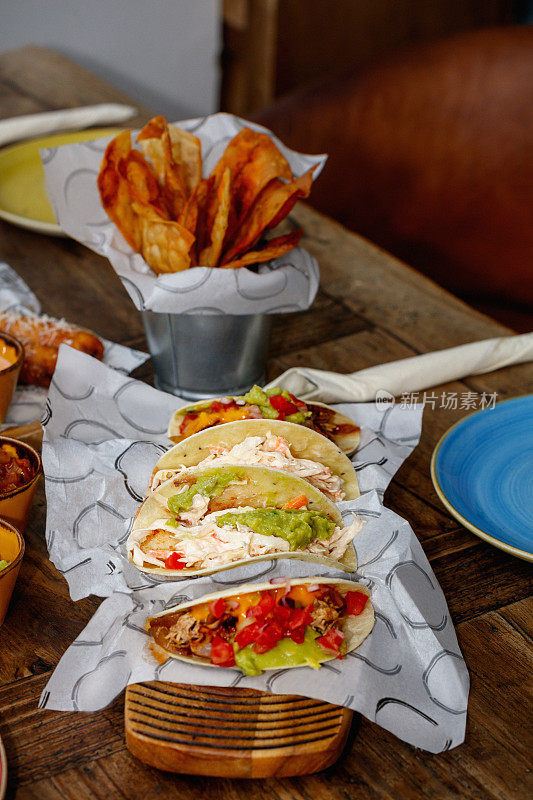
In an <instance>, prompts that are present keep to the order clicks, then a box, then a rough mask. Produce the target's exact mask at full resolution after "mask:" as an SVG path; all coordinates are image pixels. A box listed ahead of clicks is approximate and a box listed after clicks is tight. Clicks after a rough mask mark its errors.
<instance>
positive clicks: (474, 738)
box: [0, 48, 533, 800]
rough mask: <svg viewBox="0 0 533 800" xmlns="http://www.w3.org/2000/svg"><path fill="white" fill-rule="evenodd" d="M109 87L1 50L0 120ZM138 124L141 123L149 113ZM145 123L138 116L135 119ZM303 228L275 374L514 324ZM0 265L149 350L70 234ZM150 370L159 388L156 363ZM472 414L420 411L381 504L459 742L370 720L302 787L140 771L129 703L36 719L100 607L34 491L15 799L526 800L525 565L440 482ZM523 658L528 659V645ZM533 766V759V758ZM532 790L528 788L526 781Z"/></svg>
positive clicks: (16, 636)
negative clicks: (434, 589)
mask: <svg viewBox="0 0 533 800" xmlns="http://www.w3.org/2000/svg"><path fill="white" fill-rule="evenodd" d="M124 99H125V98H124V97H123V96H122V95H120V93H119V92H117V91H115V90H114V89H113V88H111V87H110V86H108V85H106V84H104V83H102V82H101V81H100V80H98V79H96V78H94V77H93V76H91V75H90V74H88V73H87V72H85V71H83V70H81V69H79V68H78V67H76V66H74V65H73V64H72V63H70V62H68V61H66V60H65V59H63V58H62V57H59V56H57V55H55V54H52V53H50V52H47V51H45V50H40V49H38V48H23V49H21V50H18V51H14V52H11V53H4V54H3V55H1V56H0V116H2V117H7V116H11V115H15V114H22V113H29V112H34V111H40V110H47V109H53V108H62V107H66V106H76V105H85V104H88V103H97V102H102V101H112V100H119V101H120V100H124ZM141 116H142V119H145V118H146V116H147V114H143V115H141ZM139 121H140V120H139ZM293 216H294V219H295V220H297V222H298V223H300V224H301V225H303V227H304V228H305V231H306V235H305V238H304V242H303V244H304V246H305V247H306V248H307V249H308V250H309V251H310V252H312V253H313V255H315V256H316V257H317V258H318V260H319V262H320V266H321V272H322V281H321V289H320V292H319V294H318V297H317V300H316V301H315V303H314V305H313V307H312V309H310V310H309V311H308V312H306V313H304V314H289V315H287V316H280V317H279V318H277V319H276V320H275V323H274V335H273V339H272V346H271V350H270V362H269V377H270V378H272V377H275V376H276V375H278V374H279V373H280V372H282V371H283V370H285V369H286V368H287V367H289V366H293V365H296V364H308V365H312V366H314V367H322V368H327V369H332V370H337V371H339V372H352V371H354V370H356V369H361V368H363V367H367V366H370V365H373V364H377V363H381V362H386V361H391V360H394V359H397V358H402V357H404V356H411V355H414V354H416V353H424V352H426V351H428V350H435V349H438V348H443V347H449V346H453V345H458V344H462V343H464V342H470V341H474V340H480V339H484V338H488V337H492V336H497V335H499V334H505V333H507V332H508V331H506V329H504V328H502V327H501V326H500V325H498V324H496V323H495V322H493V321H492V320H490V319H488V318H487V317H484V316H482V315H480V314H479V313H477V312H476V311H474V310H473V309H471V308H469V307H468V306H467V305H465V304H464V303H462V302H460V301H459V300H457V299H456V298H454V297H452V296H451V295H449V294H447V293H446V292H445V291H443V290H442V289H441V288H439V287H438V286H436V285H435V284H434V283H432V282H431V281H429V280H427V279H426V278H424V277H423V276H421V275H420V274H418V273H417V272H415V271H413V270H412V269H410V268H409V267H407V266H405V265H404V264H401V263H399V262H398V261H396V260H395V259H394V258H392V257H391V256H389V255H388V254H387V253H385V252H383V251H381V250H379V249H378V248H376V247H374V246H373V245H372V244H370V243H369V242H367V241H365V240H363V239H361V238H360V237H358V236H355V235H354V234H352V233H349V232H348V231H346V230H345V229H343V228H342V227H341V226H339V225H337V224H336V223H335V222H333V221H332V220H330V219H327V218H326V217H323V216H321V215H319V214H317V213H316V212H315V211H313V210H311V209H310V208H308V207H304V206H301V207H299V208H298V209H297V210H296V211H295V213H294V215H293ZM0 242H1V249H0V258H1V259H3V260H5V261H7V262H8V263H10V264H11V265H12V266H13V267H14V268H15V269H16V270H17V271H18V273H19V274H20V275H21V276H22V277H23V278H24V279H25V280H26V281H27V283H28V284H29V285H30V287H31V288H32V289H33V291H34V292H35V293H36V294H37V296H38V297H39V298H40V300H41V302H42V306H43V310H44V311H45V312H47V313H49V314H52V315H54V316H57V317H62V316H64V317H66V318H67V319H69V320H71V321H72V322H76V323H79V324H81V325H86V326H87V327H90V328H93V329H94V330H95V331H97V332H98V333H100V334H102V335H103V336H105V337H108V338H109V339H114V340H115V341H118V342H121V343H122V344H128V345H131V346H133V347H140V348H143V347H144V346H145V341H144V336H143V331H142V326H141V319H140V315H139V314H138V313H137V311H136V310H135V309H134V307H133V305H132V303H131V302H130V300H129V298H128V297H127V295H126V292H125V291H124V289H123V288H122V286H121V284H120V281H119V280H118V278H117V277H116V275H115V273H114V271H113V270H112V268H111V266H110V265H109V264H108V262H107V261H106V260H104V259H103V258H100V257H99V256H97V255H95V254H93V253H92V252H90V251H89V250H87V249H85V248H84V247H83V246H82V245H80V244H77V243H76V242H74V241H71V240H69V239H55V238H47V237H45V236H40V235H37V234H33V233H29V232H25V231H23V230H21V229H18V228H15V227H11V226H10V225H8V224H1V226H0ZM140 376H141V377H143V378H146V379H148V380H149V379H150V372H149V368H148V367H146V368H143V369H142V371H141V373H140ZM532 384H533V373H532V369H531V366H529V365H524V366H519V367H513V368H509V369H505V370H502V371H500V372H495V373H492V374H490V375H486V376H479V377H475V378H469V379H467V380H464V381H461V382H458V383H454V384H448V385H446V386H443V387H438V388H437V389H436V390H435V392H436V394H437V395H440V393H441V392H442V391H446V392H458V393H459V397H460V395H461V393H463V392H469V391H473V392H487V393H492V392H497V393H498V398H499V399H500V400H503V399H506V398H508V397H513V396H516V395H520V394H524V393H526V392H528V391H531V390H532ZM464 414H465V410H464V409H462V410H461V408H457V409H456V410H453V409H445V408H440V407H438V403H437V407H436V408H435V409H434V410H432V409H431V408H426V411H425V414H424V428H423V434H422V440H421V442H420V445H419V447H418V448H417V449H416V451H415V452H414V454H413V455H412V456H411V457H410V458H409V459H408V461H407V462H406V463H405V464H404V465H403V467H402V468H401V469H400V471H399V472H398V474H397V476H396V478H395V479H394V480H393V482H392V484H391V486H390V488H389V490H388V491H387V493H386V496H385V501H386V503H387V504H388V505H389V506H390V507H391V508H392V509H394V511H396V512H398V513H399V514H401V515H402V516H404V517H406V518H407V519H408V520H409V521H410V523H411V524H412V526H413V528H414V530H415V532H416V534H417V536H418V538H419V539H420V541H421V543H422V546H423V548H424V550H425V552H426V554H427V556H428V558H429V560H430V561H431V564H432V567H433V569H434V570H435V573H436V575H437V578H438V579H439V581H440V583H441V586H442V588H443V590H444V593H445V595H446V597H447V600H448V603H449V606H450V610H451V613H452V616H453V619H454V621H455V624H456V626H457V633H458V636H459V641H460V645H461V648H462V650H463V653H464V656H465V659H466V662H467V665H468V667H469V669H470V674H471V678H472V690H471V696H470V706H469V715H468V725H467V737H466V742H465V744H463V745H461V746H460V747H458V748H456V749H454V750H452V751H450V752H446V753H443V754H441V755H431V754H429V753H426V752H422V751H418V750H415V749H413V748H412V747H409V746H408V745H406V744H404V743H403V742H401V741H399V740H398V739H396V738H395V737H394V736H392V735H391V734H389V733H387V732H385V731H384V730H382V729H381V728H379V727H378V726H377V725H374V724H372V723H370V722H368V721H366V720H365V719H362V720H361V722H360V725H359V726H354V728H355V729H354V731H353V736H352V740H351V741H350V743H349V746H348V748H347V750H346V752H345V754H344V756H343V757H342V759H341V760H340V761H339V762H338V763H337V764H336V765H335V766H334V767H332V768H330V769H329V770H328V771H327V772H325V773H321V774H317V775H311V776H307V777H303V778H293V779H283V780H275V779H271V780H268V781H251V780H248V781H240V782H238V781H234V782H231V781H224V780H220V779H216V780H208V779H203V778H192V777H187V776H172V775H167V774H165V773H158V772H156V771H154V770H151V769H149V768H146V767H144V766H143V765H142V764H141V763H140V762H137V761H135V760H134V759H133V758H132V757H131V756H130V754H129V752H128V750H127V749H126V745H125V742H124V734H123V698H122V697H120V698H119V699H117V701H116V702H114V703H113V705H112V706H111V707H110V708H107V709H105V710H104V711H101V712H99V713H95V714H81V713H78V714H71V713H68V714H67V713H58V712H48V711H38V710H37V701H38V698H39V695H40V693H41V691H42V689H43V687H44V685H45V683H46V681H47V680H48V678H49V676H50V673H51V671H52V670H53V668H54V666H55V665H56V664H57V662H58V660H59V658H60V657H61V655H62V654H63V652H64V651H65V649H66V647H67V646H68V644H69V643H70V642H71V641H72V640H73V639H74V638H75V637H76V636H77V635H78V634H79V633H80V631H81V630H82V628H83V627H84V626H85V624H86V623H87V621H88V620H89V618H90V617H91V615H92V614H93V613H94V611H95V609H96V608H97V606H98V604H99V602H100V601H99V600H98V599H96V598H93V597H91V598H88V599H86V600H82V601H80V602H77V603H73V602H72V601H71V600H70V599H69V596H68V592H67V585H66V583H65V580H64V579H63V578H62V576H61V575H60V574H59V572H58V571H57V570H56V569H55V568H54V567H53V566H52V564H51V563H50V561H49V560H48V557H47V550H46V545H45V541H44V527H45V499H44V492H43V490H42V488H41V491H40V493H39V495H38V497H37V501H36V504H35V507H34V510H33V514H32V517H31V519H30V524H29V526H28V529H27V532H26V542H27V545H26V556H25V559H24V563H23V566H22V570H21V573H20V578H19V581H18V584H17V588H16V592H15V595H14V598H13V602H12V605H11V609H10V613H9V615H8V618H7V620H6V623H5V624H4V626H3V627H2V629H1V631H0V733H1V735H2V737H3V739H4V742H5V746H6V750H7V754H8V758H9V764H10V792H11V795H10V796H12V797H16V798H18V799H19V800H22V798H35V800H59V798H61V800H65V799H66V798H68V800H84V799H85V798H87V799H88V798H105V799H106V800H113V799H114V798H131V800H133V799H134V798H142V800H145V798H147V797H153V796H160V797H165V798H169V799H170V798H188V797H198V798H202V800H211V799H213V800H214V799H215V798H220V797H226V796H227V797H230V796H231V797H232V798H235V799H236V800H237V798H238V799H241V798H242V799H243V800H244V798H246V800H263V798H267V797H268V798H270V797H274V798H279V800H281V799H282V798H283V800H286V799H287V798H295V799H296V798H297V800H304V799H305V800H307V798H312V799H313V800H323V799H324V800H325V798H338V800H341V798H361V799H363V798H364V800H374V798H387V799H388V800H398V799H399V798H401V799H402V800H408V799H409V798H413V800H415V798H416V800H420V798H432V800H433V799H436V800H441V798H458V797H459V798H476V799H477V798H479V799H480V800H481V799H482V800H491V799H492V798H494V800H496V798H497V799H498V800H502V798H505V800H507V799H509V798H513V799H515V798H524V799H525V798H526V797H531V796H532V792H533V786H532V785H531V772H530V771H529V769H528V767H530V766H531V752H532V747H531V738H529V740H528V737H527V735H526V732H527V724H528V721H530V714H531V706H530V707H529V708H528V705H527V692H528V686H529V689H531V681H530V679H531V667H532V665H531V660H529V663H528V654H529V656H531V638H530V637H531V634H532V632H533V631H532V623H531V619H532V603H531V589H532V585H531V572H530V570H531V567H530V565H529V564H527V563H526V562H524V561H520V560H519V559H516V558H513V557H511V556H509V555H506V554H505V553H503V552H502V551H500V550H497V549H495V548H493V547H490V546H489V545H487V544H485V543H484V542H483V541H481V540H479V539H477V538H476V537H475V536H473V535H472V534H470V533H469V532H468V531H466V530H465V529H463V528H462V527H461V526H460V525H458V524H457V522H456V521H455V520H454V519H452V518H451V517H450V516H449V515H448V514H447V513H446V512H445V510H444V509H443V507H442V505H441V504H440V502H439V500H438V499H437V496H436V494H435V492H434V490H433V487H432V484H431V480H430V477H429V460H430V455H431V452H432V450H433V447H434V445H435V443H436V442H437V440H438V438H439V437H440V436H441V435H442V433H443V432H444V431H445V430H446V429H447V428H448V427H449V425H451V424H452V423H453V422H455V421H456V420H457V419H459V418H460V417H461V416H463V415H464ZM528 648H529V653H528ZM528 761H529V764H528ZM528 783H529V785H528Z"/></svg>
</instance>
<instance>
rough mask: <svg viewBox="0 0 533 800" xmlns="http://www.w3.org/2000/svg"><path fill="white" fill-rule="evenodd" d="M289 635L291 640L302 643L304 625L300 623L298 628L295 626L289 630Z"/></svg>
mask: <svg viewBox="0 0 533 800" xmlns="http://www.w3.org/2000/svg"><path fill="white" fill-rule="evenodd" d="M290 636H291V639H292V641H293V642H296V644H302V642H303V641H304V639H305V628H304V626H303V625H302V626H301V627H300V628H295V629H294V630H293V631H291V633H290Z"/></svg>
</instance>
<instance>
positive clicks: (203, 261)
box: [198, 167, 231, 267]
mask: <svg viewBox="0 0 533 800" xmlns="http://www.w3.org/2000/svg"><path fill="white" fill-rule="evenodd" d="M230 179H231V170H230V168H229V167H226V169H225V170H224V172H223V173H222V176H221V178H220V180H219V182H218V185H217V187H216V190H215V191H214V192H213V193H212V194H211V196H210V198H209V203H208V205H207V208H206V228H207V230H208V231H209V236H210V241H209V244H208V245H207V247H204V248H203V250H201V251H200V252H199V253H198V265H199V266H201V267H216V265H217V264H218V261H219V259H220V255H221V253H222V245H223V243H224V237H225V235H226V230H227V227H228V215H229V209H230V200H231V194H230Z"/></svg>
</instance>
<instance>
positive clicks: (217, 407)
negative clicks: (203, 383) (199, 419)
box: [209, 400, 225, 411]
mask: <svg viewBox="0 0 533 800" xmlns="http://www.w3.org/2000/svg"><path fill="white" fill-rule="evenodd" d="M224 408H225V406H224V403H221V402H220V400H213V402H212V403H211V405H210V406H209V411H222V410H223V409H224Z"/></svg>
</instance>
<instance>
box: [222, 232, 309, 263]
mask: <svg viewBox="0 0 533 800" xmlns="http://www.w3.org/2000/svg"><path fill="white" fill-rule="evenodd" d="M302 233H303V230H302V229H301V228H299V229H298V230H296V231H292V233H287V234H285V236H277V237H276V238H275V239H270V240H269V241H268V242H267V243H266V244H265V246H264V247H262V248H261V249H260V250H251V251H250V252H249V253H245V254H244V255H243V256H241V257H240V258H237V259H236V260H235V261H230V262H229V263H228V264H221V269H238V268H239V267H248V266H249V265H250V264H262V263H264V262H265V261H271V260H272V259H273V258H277V257H278V256H283V255H285V253H288V252H289V251H290V250H294V248H295V247H296V245H297V244H298V242H299V241H300V239H301V237H302Z"/></svg>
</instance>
